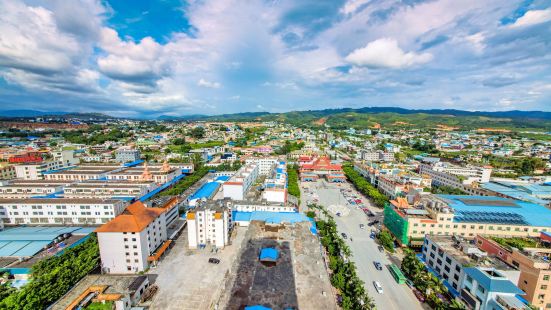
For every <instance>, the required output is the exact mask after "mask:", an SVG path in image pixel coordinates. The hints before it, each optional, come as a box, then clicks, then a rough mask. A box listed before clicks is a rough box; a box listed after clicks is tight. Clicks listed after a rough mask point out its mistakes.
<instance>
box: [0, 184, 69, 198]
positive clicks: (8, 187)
mask: <svg viewBox="0 0 551 310" xmlns="http://www.w3.org/2000/svg"><path fill="white" fill-rule="evenodd" d="M65 185H67V182H64V181H61V182H60V181H47V180H40V181H38V180H28V181H27V182H21V181H19V180H13V181H11V182H9V183H7V184H3V185H1V186H0V198H31V197H33V196H46V195H51V194H54V193H60V192H62V191H63V187H64V186H65Z"/></svg>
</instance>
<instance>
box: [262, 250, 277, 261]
mask: <svg viewBox="0 0 551 310" xmlns="http://www.w3.org/2000/svg"><path fill="white" fill-rule="evenodd" d="M278 255H279V253H278V251H277V249H276V248H263V249H262V250H260V256H259V257H258V258H259V259H260V260H261V261H271V262H275V261H276V260H277V257H278Z"/></svg>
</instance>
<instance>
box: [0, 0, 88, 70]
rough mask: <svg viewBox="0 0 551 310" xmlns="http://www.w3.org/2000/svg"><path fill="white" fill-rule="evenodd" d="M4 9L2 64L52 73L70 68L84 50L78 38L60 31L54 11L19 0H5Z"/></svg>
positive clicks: (0, 41)
mask: <svg viewBox="0 0 551 310" xmlns="http://www.w3.org/2000/svg"><path fill="white" fill-rule="evenodd" d="M2 11H3V12H2V14H0V66H4V67H8V68H14V69H20V70H26V71H31V72H35V73H42V74H49V73H55V72H60V71H63V70H67V69H69V68H71V67H72V66H73V65H74V63H75V62H76V61H77V59H78V55H79V54H81V53H82V48H81V46H80V44H79V41H78V40H77V39H76V38H75V37H74V36H71V35H69V34H67V33H63V32H62V31H60V30H59V28H58V26H57V24H56V20H55V18H54V14H53V12H52V11H49V10H47V9H45V8H43V7H39V6H36V7H35V6H27V5H25V4H23V3H21V2H18V1H3V2H2ZM37 57H39V60H37Z"/></svg>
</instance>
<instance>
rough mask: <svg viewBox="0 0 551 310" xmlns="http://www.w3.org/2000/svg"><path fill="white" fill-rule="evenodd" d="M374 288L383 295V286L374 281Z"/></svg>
mask: <svg viewBox="0 0 551 310" xmlns="http://www.w3.org/2000/svg"><path fill="white" fill-rule="evenodd" d="M373 286H375V290H376V291H377V293H379V294H382V293H383V287H382V286H381V283H379V282H377V281H373Z"/></svg>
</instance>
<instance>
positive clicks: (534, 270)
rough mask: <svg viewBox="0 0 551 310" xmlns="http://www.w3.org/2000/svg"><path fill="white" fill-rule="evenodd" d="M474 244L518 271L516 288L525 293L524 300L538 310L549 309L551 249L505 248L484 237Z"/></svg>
mask: <svg viewBox="0 0 551 310" xmlns="http://www.w3.org/2000/svg"><path fill="white" fill-rule="evenodd" d="M475 244H476V245H477V246H478V247H479V248H480V249H482V250H483V251H486V252H487V253H488V254H489V255H493V256H495V257H497V258H499V259H501V260H503V261H504V262H506V263H507V264H509V265H511V266H515V267H516V268H518V269H519V270H520V277H519V280H518V284H517V286H518V287H519V288H520V289H521V290H522V291H524V292H525V293H526V295H525V296H524V298H525V299H526V300H528V301H529V302H530V304H532V305H533V306H534V307H537V308H539V309H549V308H551V263H550V262H549V259H548V257H549V254H550V253H551V248H549V247H538V248H534V247H533V248H523V249H516V248H511V247H505V246H502V245H500V244H499V243H497V242H496V241H494V240H492V239H491V238H488V237H484V236H481V235H479V236H477V237H476V240H475Z"/></svg>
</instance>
